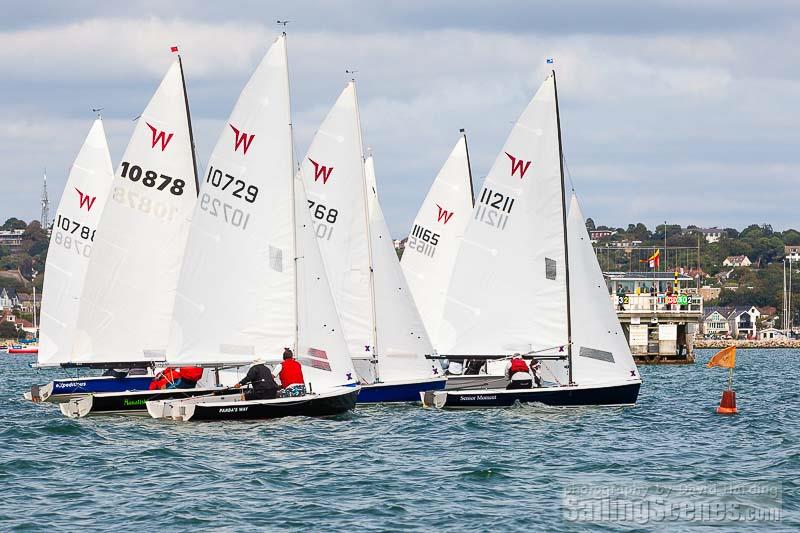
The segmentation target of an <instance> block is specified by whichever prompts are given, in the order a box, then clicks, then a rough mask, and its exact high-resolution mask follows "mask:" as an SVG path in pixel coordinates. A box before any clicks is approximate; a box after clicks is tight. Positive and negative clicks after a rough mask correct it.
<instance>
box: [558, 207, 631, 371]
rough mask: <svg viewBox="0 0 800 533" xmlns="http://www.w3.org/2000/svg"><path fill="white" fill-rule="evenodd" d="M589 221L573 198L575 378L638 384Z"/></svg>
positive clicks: (569, 231)
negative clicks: (588, 229)
mask: <svg viewBox="0 0 800 533" xmlns="http://www.w3.org/2000/svg"><path fill="white" fill-rule="evenodd" d="M584 220H585V219H584V218H583V213H581V210H580V207H579V206H578V200H577V198H576V197H575V195H573V196H572V200H571V202H570V207H569V215H568V217H567V236H568V240H569V267H570V268H569V272H570V276H569V281H570V298H571V302H572V306H571V314H572V324H573V328H572V353H573V356H572V361H573V363H572V367H573V371H572V373H573V380H574V381H575V382H576V383H577V384H579V385H590V384H607V383H613V382H615V381H632V382H639V381H641V380H640V378H639V374H638V371H637V369H636V363H634V361H633V356H632V355H631V350H630V347H629V345H628V341H627V340H626V339H625V334H624V333H623V332H622V326H620V323H619V319H618V318H617V314H616V313H615V311H614V307H613V305H612V304H611V300H609V298H608V288H607V286H606V281H605V279H604V278H603V272H602V271H601V270H600V265H599V264H598V263H597V257H596V256H595V253H594V250H593V249H592V242H591V240H590V238H589V233H588V232H587V231H586V224H585V223H584Z"/></svg>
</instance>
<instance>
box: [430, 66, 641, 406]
mask: <svg viewBox="0 0 800 533" xmlns="http://www.w3.org/2000/svg"><path fill="white" fill-rule="evenodd" d="M440 342H441V343H442V345H443V349H442V350H441V351H442V352H444V355H445V356H446V354H447V353H450V354H459V355H458V356H457V357H459V358H470V357H472V358H475V359H481V358H483V359H495V358H502V357H508V356H509V355H511V354H512V353H514V352H518V353H520V354H522V355H521V356H519V357H516V359H517V361H516V362H515V361H513V360H512V363H511V368H512V369H513V368H514V364H516V363H518V364H521V367H522V368H521V369H518V370H517V371H514V370H512V372H511V375H509V376H508V377H511V379H512V383H511V384H509V385H508V386H507V387H502V388H501V387H497V386H496V385H492V384H487V386H485V387H476V388H468V389H459V390H446V391H441V392H434V393H427V394H424V395H423V403H424V405H426V406H433V407H438V408H446V407H460V408H463V407H507V406H509V405H513V404H515V403H517V402H520V403H531V402H535V403H543V404H546V405H556V406H577V405H632V404H635V402H636V399H637V397H638V393H639V388H640V386H641V379H640V378H639V375H638V371H637V369H636V365H635V363H634V362H633V357H632V355H631V352H630V348H629V346H628V343H627V342H626V340H625V336H624V334H623V332H622V329H621V327H620V324H619V321H618V320H617V317H616V315H615V313H614V310H613V309H612V307H611V304H610V301H609V299H608V294H607V290H606V285H605V282H604V280H603V276H602V272H601V270H600V266H599V265H598V263H597V259H596V257H595V254H594V251H593V250H592V246H591V241H590V239H589V235H588V233H587V230H586V226H585V224H584V219H583V215H582V213H581V211H580V208H579V206H578V202H577V198H576V197H575V196H574V195H573V197H572V200H571V204H570V209H569V216H567V206H566V192H565V189H564V173H563V154H562V149H561V131H560V117H559V110H558V95H557V90H556V78H555V72H552V73H551V75H550V76H548V77H547V79H546V80H545V81H544V83H543V84H542V86H541V87H540V88H539V90H538V91H537V93H536V95H535V96H534V97H533V99H532V100H531V102H530V104H529V105H528V107H527V108H526V109H525V111H524V112H523V113H522V116H521V117H520V118H519V120H518V121H517V123H516V124H515V126H514V128H513V130H512V131H511V134H510V135H509V138H508V140H507V141H506V144H505V146H504V147H503V149H502V151H501V152H500V154H499V155H498V157H497V159H496V160H495V163H494V165H493V166H492V169H491V170H490V172H489V174H488V175H487V177H486V181H485V183H484V186H483V189H482V191H481V192H480V194H479V195H478V201H477V204H476V207H475V209H474V211H473V216H472V220H470V222H469V224H468V226H467V228H466V230H465V235H464V239H463V242H462V245H461V247H460V249H459V252H458V257H457V260H456V265H455V269H454V271H453V275H452V281H451V283H450V287H449V290H448V294H447V302H446V305H445V311H444V316H443V319H442V324H441V328H440ZM453 357H455V356H453ZM523 358H527V359H528V360H531V361H532V359H534V358H537V359H538V360H539V361H538V364H539V365H541V369H542V372H543V373H544V374H545V375H546V377H547V378H548V381H549V382H550V383H544V385H545V386H541V387H535V386H534V384H533V383H532V380H531V379H530V378H531V375H530V374H528V380H527V385H526V383H525V382H526V380H525V379H520V381H518V382H516V383H515V382H514V380H516V379H517V378H518V377H520V376H521V377H522V378H524V377H525V374H526V372H523V371H521V370H527V365H526V364H525V363H524V362H523V361H522V359H523ZM517 373H518V374H519V376H517ZM512 387H515V388H512Z"/></svg>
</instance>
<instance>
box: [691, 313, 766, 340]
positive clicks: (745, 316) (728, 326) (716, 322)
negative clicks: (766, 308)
mask: <svg viewBox="0 0 800 533" xmlns="http://www.w3.org/2000/svg"><path fill="white" fill-rule="evenodd" d="M760 316H761V311H759V310H758V308H757V307H756V306H754V305H751V306H750V307H707V308H706V309H705V312H704V314H703V321H702V323H701V328H702V331H703V334H704V335H706V336H710V335H714V336H725V335H730V336H731V337H733V338H736V337H739V336H744V337H749V338H756V335H757V333H758V327H757V326H756V321H757V320H758V317H760Z"/></svg>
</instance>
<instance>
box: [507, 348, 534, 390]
mask: <svg viewBox="0 0 800 533" xmlns="http://www.w3.org/2000/svg"><path fill="white" fill-rule="evenodd" d="M506 379H508V380H509V381H510V382H509V384H508V387H506V389H530V388H531V387H533V378H532V377H531V371H530V368H528V363H526V362H525V359H523V358H522V356H521V355H520V354H518V353H515V354H514V356H513V357H512V358H511V360H510V361H509V362H508V363H506Z"/></svg>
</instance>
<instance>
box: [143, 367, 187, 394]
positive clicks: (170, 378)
mask: <svg viewBox="0 0 800 533" xmlns="http://www.w3.org/2000/svg"><path fill="white" fill-rule="evenodd" d="M180 377H181V375H180V372H179V371H178V370H177V369H175V368H172V367H167V368H165V369H164V370H162V371H161V372H160V373H159V374H158V376H156V377H155V378H153V381H151V382H150V390H159V389H163V388H164V387H166V386H167V385H169V384H170V383H175V382H176V381H177V380H178V378H180Z"/></svg>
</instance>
